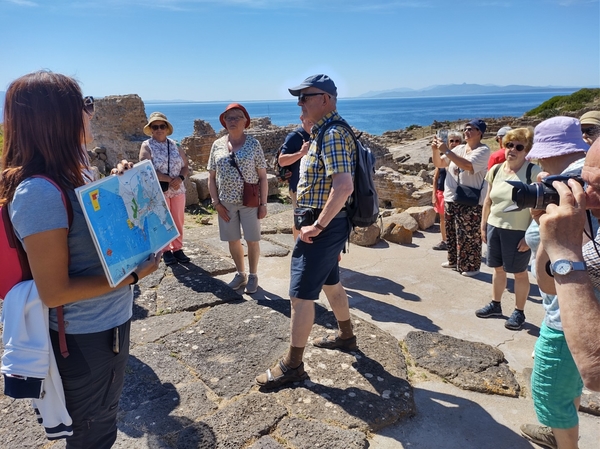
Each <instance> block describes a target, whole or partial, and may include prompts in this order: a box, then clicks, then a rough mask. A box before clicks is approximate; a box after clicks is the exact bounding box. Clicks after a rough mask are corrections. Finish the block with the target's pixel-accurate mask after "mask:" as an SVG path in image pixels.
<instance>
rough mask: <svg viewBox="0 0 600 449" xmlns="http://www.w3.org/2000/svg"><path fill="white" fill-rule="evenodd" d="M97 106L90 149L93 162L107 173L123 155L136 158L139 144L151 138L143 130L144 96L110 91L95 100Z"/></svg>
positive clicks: (129, 158)
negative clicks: (111, 92)
mask: <svg viewBox="0 0 600 449" xmlns="http://www.w3.org/2000/svg"><path fill="white" fill-rule="evenodd" d="M94 106H95V110H96V112H95V113H94V117H93V118H92V121H91V125H92V134H93V136H94V140H93V141H92V142H91V143H90V144H88V148H94V150H92V151H91V152H88V154H90V157H91V163H92V165H94V166H96V167H98V169H99V171H100V172H101V173H102V174H108V173H110V169H111V168H113V167H115V166H116V164H117V163H118V162H119V161H120V160H121V159H128V160H130V161H137V160H138V159H139V154H140V145H141V144H142V142H143V141H144V140H146V139H147V138H148V136H146V135H145V134H144V132H143V129H144V126H145V125H146V123H147V121H146V120H147V118H146V111H145V109H144V102H143V101H142V99H141V98H140V97H139V96H138V95H111V96H108V97H104V98H99V99H97V100H95V103H94ZM96 147H97V148H96ZM102 155H104V156H102Z"/></svg>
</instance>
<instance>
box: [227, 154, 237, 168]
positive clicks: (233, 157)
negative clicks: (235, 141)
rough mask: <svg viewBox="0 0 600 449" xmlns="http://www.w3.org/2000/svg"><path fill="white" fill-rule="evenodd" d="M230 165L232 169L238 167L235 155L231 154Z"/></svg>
mask: <svg viewBox="0 0 600 449" xmlns="http://www.w3.org/2000/svg"><path fill="white" fill-rule="evenodd" d="M229 164H231V166H232V167H237V161H236V160H235V155H234V154H233V153H229Z"/></svg>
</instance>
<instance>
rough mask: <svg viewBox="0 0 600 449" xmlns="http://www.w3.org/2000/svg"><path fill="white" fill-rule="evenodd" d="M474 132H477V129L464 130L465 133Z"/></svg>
mask: <svg viewBox="0 0 600 449" xmlns="http://www.w3.org/2000/svg"><path fill="white" fill-rule="evenodd" d="M473 131H477V130H476V129H475V128H465V129H463V133H470V132H473Z"/></svg>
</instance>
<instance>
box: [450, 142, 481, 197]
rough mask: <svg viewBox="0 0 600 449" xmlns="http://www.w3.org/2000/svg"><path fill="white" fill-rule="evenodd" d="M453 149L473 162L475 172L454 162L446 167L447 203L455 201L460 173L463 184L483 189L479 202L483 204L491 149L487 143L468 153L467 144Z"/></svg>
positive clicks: (455, 152)
mask: <svg viewBox="0 0 600 449" xmlns="http://www.w3.org/2000/svg"><path fill="white" fill-rule="evenodd" d="M451 151H452V152H453V153H454V154H456V155H457V156H460V157H462V158H464V159H467V160H468V161H469V162H471V164H473V172H472V173H471V172H470V171H464V170H461V169H460V168H458V166H457V165H456V164H455V163H454V162H450V165H449V166H448V168H447V169H446V182H445V184H444V201H445V202H447V203H453V202H454V195H455V194H456V186H458V177H459V173H460V184H461V185H465V186H468V187H473V188H475V189H482V190H481V195H480V196H479V204H480V205H482V204H483V200H484V199H485V194H486V191H487V190H486V185H487V183H485V182H484V180H485V174H486V173H487V164H488V160H489V158H490V149H489V148H488V146H487V145H484V144H480V145H479V146H478V147H477V148H475V149H473V150H472V151H471V152H469V153H467V145H459V146H457V147H456V148H454V149H453V150H451ZM442 158H443V159H444V158H445V159H446V160H448V158H447V157H446V156H442Z"/></svg>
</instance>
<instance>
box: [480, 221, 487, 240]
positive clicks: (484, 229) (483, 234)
mask: <svg viewBox="0 0 600 449" xmlns="http://www.w3.org/2000/svg"><path fill="white" fill-rule="evenodd" d="M480 231H481V241H482V242H483V243H485V244H486V245H487V223H481V227H480Z"/></svg>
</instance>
